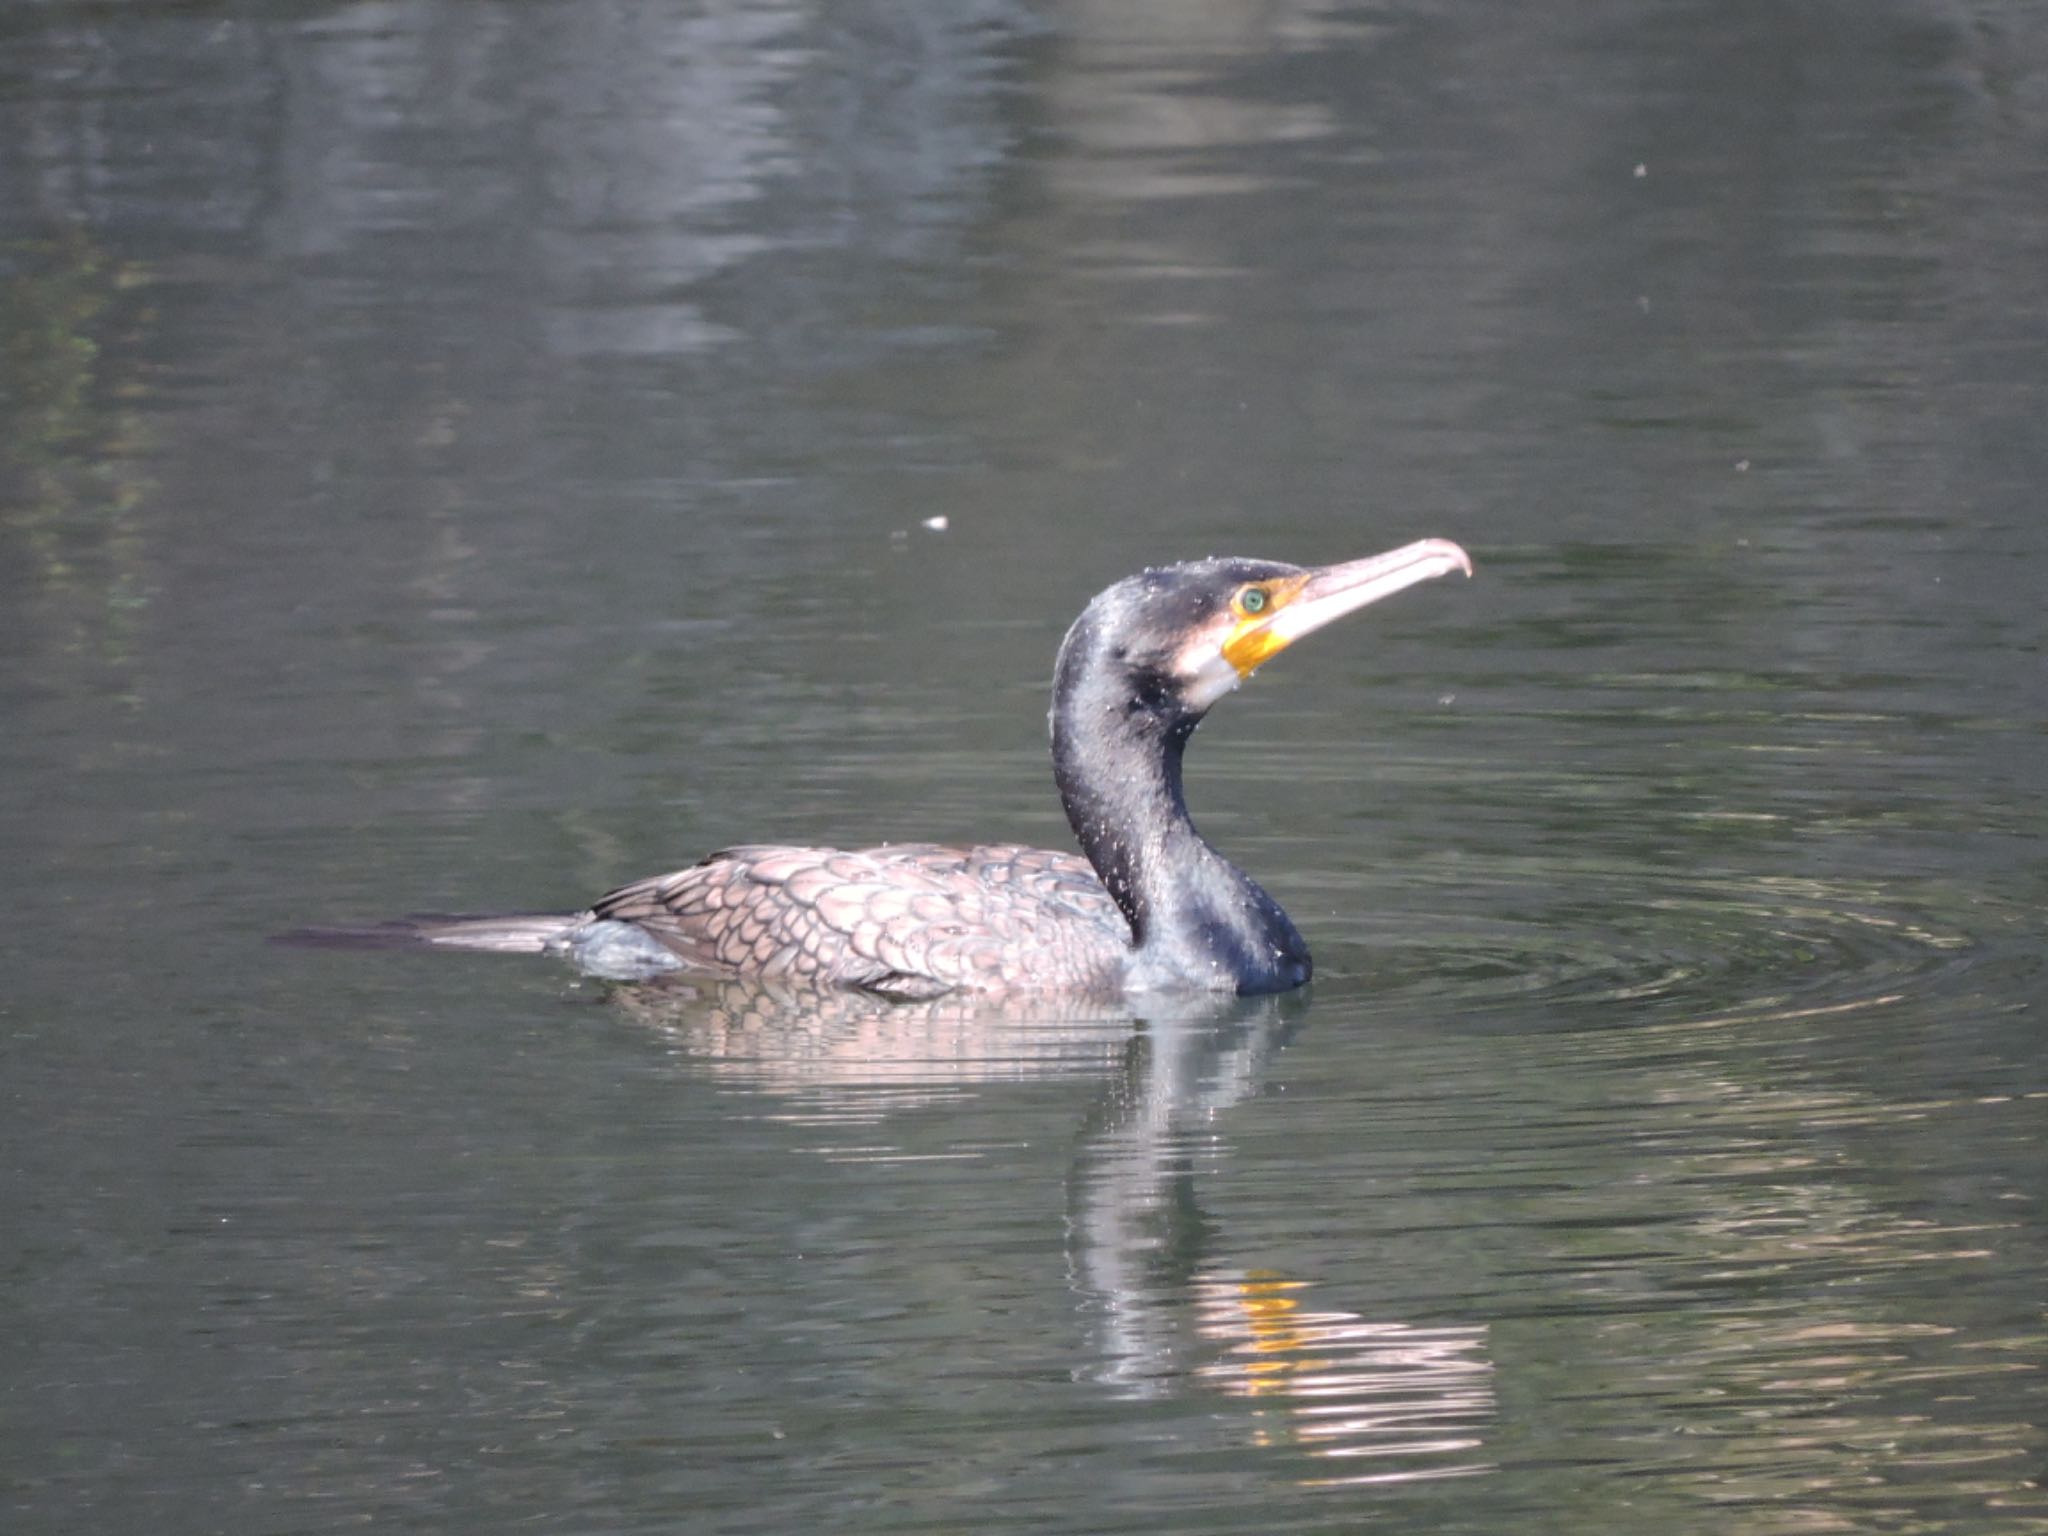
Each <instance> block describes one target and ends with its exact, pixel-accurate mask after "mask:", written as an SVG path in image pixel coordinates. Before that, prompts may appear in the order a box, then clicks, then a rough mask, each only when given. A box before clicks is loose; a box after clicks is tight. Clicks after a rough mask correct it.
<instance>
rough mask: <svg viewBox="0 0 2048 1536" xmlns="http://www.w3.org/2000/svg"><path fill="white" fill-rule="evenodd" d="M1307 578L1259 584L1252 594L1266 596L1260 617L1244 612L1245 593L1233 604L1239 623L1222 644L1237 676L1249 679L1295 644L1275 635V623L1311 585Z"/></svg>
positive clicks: (1233, 612) (1285, 635)
mask: <svg viewBox="0 0 2048 1536" xmlns="http://www.w3.org/2000/svg"><path fill="white" fill-rule="evenodd" d="M1308 576H1309V573H1308V572H1306V571H1304V572H1302V574H1301V575H1299V576H1283V577H1280V578H1279V579H1278V580H1275V581H1262V582H1260V583H1259V584H1258V585H1257V587H1256V588H1255V589H1252V590H1256V591H1259V592H1263V593H1265V595H1266V603H1265V606H1264V607H1263V608H1261V609H1260V610H1259V611H1258V612H1257V613H1247V612H1246V611H1245V607H1244V597H1243V594H1242V593H1240V594H1239V595H1238V596H1237V597H1235V598H1233V599H1232V600H1231V604H1230V612H1231V616H1232V617H1233V618H1235V619H1236V621H1237V622H1236V624H1235V625H1234V626H1232V628H1231V631H1230V634H1229V636H1228V638H1226V639H1225V640H1224V642H1223V659H1224V660H1225V661H1227V662H1229V663H1230V664H1231V665H1232V666H1233V667H1235V668H1237V673H1238V676H1240V677H1250V676H1251V675H1252V673H1253V671H1254V670H1256V669H1257V668H1258V667H1261V666H1263V665H1264V664H1265V663H1266V662H1268V661H1270V660H1271V659H1272V658H1273V657H1274V656H1276V655H1278V654H1279V653H1280V652H1281V651H1284V650H1286V649H1287V647H1288V646H1289V645H1290V644H1292V643H1293V639H1294V637H1293V636H1292V635H1287V634H1282V633H1276V632H1275V628H1274V624H1273V621H1274V620H1275V619H1277V618H1279V617H1280V615H1281V614H1283V613H1285V612H1286V611H1287V605H1288V604H1289V603H1291V602H1293V601H1294V600H1295V598H1297V597H1299V596H1300V595H1301V589H1302V588H1303V587H1304V586H1306V585H1307V583H1308Z"/></svg>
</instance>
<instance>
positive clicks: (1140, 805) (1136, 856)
mask: <svg viewBox="0 0 2048 1536" xmlns="http://www.w3.org/2000/svg"><path fill="white" fill-rule="evenodd" d="M1079 628H1080V626H1079V625H1077V626H1076V629H1077V631H1078V630H1079ZM1075 638H1076V637H1075V636H1073V635H1070V636H1069V638H1068V643H1067V646H1066V647H1065V648H1063V649H1062V651H1061V655H1060V666H1059V670H1058V673H1057V674H1056V676H1055V678H1054V689H1053V708H1052V759H1053V776H1054V778H1055V779H1056V780H1057V781H1058V783H1059V789H1060V800H1061V802H1062V803H1063V804H1064V805H1065V806H1066V811H1067V820H1068V822H1069V823H1070V824H1071V825H1072V826H1073V828H1074V835H1075V837H1077V838H1078V839H1079V840H1080V843H1081V851H1082V852H1083V853H1085V854H1086V855H1087V856H1088V862H1089V863H1090V864H1092V865H1094V866H1095V872H1096V874H1097V875H1099V876H1100V877H1101V879H1102V884H1103V886H1104V888H1105V889H1107V890H1108V892H1109V894H1110V895H1111V897H1112V898H1114V899H1115V901H1116V904H1117V905H1118V906H1119V907H1120V908H1122V909H1123V914H1124V916H1125V918H1126V919H1128V920H1129V922H1130V925H1131V939H1132V949H1131V963H1130V968H1129V972H1128V975H1127V978H1126V979H1127V981H1128V983H1129V984H1130V985H1131V986H1134V987H1140V988H1145V987H1201V988H1204V989H1207V990H1216V991H1237V992H1245V993H1252V992H1277V991H1284V990H1286V989H1287V988H1290V987H1297V986H1299V985H1301V984H1302V983H1303V982H1304V981H1306V980H1307V979H1308V975H1309V956H1308V946H1307V944H1306V943H1304V942H1303V940H1302V937H1301V935H1300V933H1298V932H1297V931H1296V930H1295V927H1294V924H1293V923H1291V922H1289V921H1288V918H1287V914H1286V913H1285V912H1283V911H1281V909H1280V904H1279V903H1278V902H1276V901H1274V900H1273V898H1272V897H1271V896H1269V895H1267V894H1266V892H1265V891H1264V890H1262V889H1261V888H1260V887H1259V885H1258V883H1257V882H1256V881H1254V880H1253V879H1252V878H1251V877H1250V876H1249V875H1247V874H1245V873H1244V871H1242V870H1240V869H1239V868H1238V867H1237V866H1236V865H1234V864H1232V863H1231V862H1230V861H1229V860H1228V859H1226V858H1224V857H1223V855H1222V854H1220V853H1218V852H1217V851H1216V850H1215V849H1214V848H1213V847H1211V846H1210V845H1209V843H1208V841H1207V840H1206V839H1204V838H1203V836H1202V835H1201V833H1200V832H1198V831H1196V830H1195V824H1194V821H1193V820H1192V819H1191V818H1190V817H1189V815H1188V808H1187V801H1186V800H1185V798H1184V797H1183V795H1182V793H1181V757H1182V754H1183V752H1184V751H1185V749H1186V747H1187V741H1188V737H1189V736H1191V735H1192V734H1193V733H1194V729H1195V727H1196V726H1197V725H1198V724H1200V722H1201V716H1200V715H1199V714H1198V713H1189V712H1186V711H1184V710H1181V709H1177V708H1175V707H1173V705H1172V702H1171V697H1170V695H1171V690H1170V689H1166V688H1164V687H1163V686H1161V685H1159V682H1158V680H1157V679H1146V678H1143V677H1139V676H1133V675H1132V674H1131V673H1130V672H1128V671H1127V670H1126V669H1125V668H1124V667H1122V666H1120V665H1118V664H1117V659H1116V658H1113V657H1107V658H1106V657H1103V656H1100V655H1098V654H1096V653H1095V651H1094V648H1093V647H1085V646H1077V645H1076V643H1075ZM1077 653H1081V654H1077Z"/></svg>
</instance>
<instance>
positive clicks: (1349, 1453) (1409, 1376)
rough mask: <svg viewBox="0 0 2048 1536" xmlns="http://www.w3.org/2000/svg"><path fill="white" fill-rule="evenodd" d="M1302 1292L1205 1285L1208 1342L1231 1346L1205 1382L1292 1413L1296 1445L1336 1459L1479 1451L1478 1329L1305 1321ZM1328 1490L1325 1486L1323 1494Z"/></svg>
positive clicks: (1484, 1365)
mask: <svg viewBox="0 0 2048 1536" xmlns="http://www.w3.org/2000/svg"><path fill="white" fill-rule="evenodd" d="M1300 1289H1302V1282H1299V1281H1290V1280H1284V1279H1281V1278H1280V1277H1278V1276H1272V1275H1241V1276H1235V1277H1222V1276H1218V1277H1213V1278H1211V1279H1208V1280H1205V1281H1203V1282H1201V1284H1200V1285H1199V1287H1198V1291H1197V1298H1196V1300H1197V1308H1198V1312H1199V1314H1200V1317H1201V1327H1202V1331H1203V1332H1204V1333H1205V1334H1207V1335H1209V1336H1210V1337H1212V1338H1217V1339H1222V1340H1227V1341H1229V1344H1230V1349H1229V1352H1228V1354H1227V1355H1226V1356H1225V1357H1224V1358H1223V1359H1221V1360H1218V1361H1215V1362H1214V1363H1212V1364H1209V1365H1207V1366H1204V1367H1203V1368H1202V1371H1201V1374H1202V1375H1203V1376H1205V1377H1207V1378H1208V1379H1210V1380H1212V1381H1216V1382H1218V1383H1219V1384H1221V1385H1222V1386H1223V1387H1224V1389H1225V1390H1227V1391H1231V1392H1234V1393H1236V1394H1238V1395H1241V1396H1244V1397H1250V1398H1261V1399H1272V1400H1274V1401H1275V1402H1276V1403H1277V1404H1278V1405H1281V1406H1284V1407H1285V1408H1286V1409H1287V1410H1288V1427H1289V1437H1290V1438H1292V1439H1294V1440H1295V1441H1297V1442H1298V1443H1299V1444H1300V1445H1301V1446H1302V1448H1303V1449H1305V1450H1307V1451H1308V1452H1309V1453H1310V1454H1311V1455H1315V1456H1319V1457H1329V1458H1340V1457H1341V1458H1350V1459H1356V1458H1368V1457H1370V1458H1381V1459H1384V1458H1388V1457H1396V1456H1400V1457H1424V1458H1443V1457H1448V1456H1456V1455H1460V1454H1463V1453H1467V1452H1471V1451H1475V1450H1477V1449H1479V1448H1480V1447H1481V1446H1482V1445H1483V1444H1484V1443H1485V1442H1484V1438H1483V1435H1482V1430H1483V1427H1484V1425H1485V1424H1486V1423H1487V1422H1488V1421H1490V1420H1491V1418H1492V1416H1493V1413H1494V1408H1495V1399H1494V1388H1493V1364H1492V1362H1491V1361H1490V1360H1488V1359H1486V1358H1485V1356H1484V1353H1483V1351H1484V1349H1485V1345H1486V1329H1485V1327H1484V1326H1483V1325H1482V1326H1472V1327H1452V1328H1415V1327H1410V1326H1409V1325H1407V1324H1405V1323H1391V1322H1368V1321H1366V1320H1365V1319H1363V1318H1361V1317H1358V1316H1356V1315H1354V1314H1352V1313H1348V1312H1304V1311H1302V1310H1301V1303H1300V1301H1299V1300H1298V1299H1297V1298H1296V1296H1295V1295H1294V1294H1292V1293H1294V1292H1297V1291H1299V1290H1300ZM1485 1470H1487V1468H1486V1466H1485V1465H1484V1464H1480V1463H1468V1464H1465V1465H1462V1466H1460V1465H1448V1466H1447V1465H1444V1464H1442V1462H1441V1461H1440V1460H1435V1461H1433V1462H1432V1464H1430V1465H1427V1466H1420V1467H1410V1468H1405V1469H1403V1470H1401V1471H1398V1472H1380V1473H1374V1474H1371V1475H1370V1476H1367V1477H1364V1478H1361V1479H1350V1478H1347V1479H1341V1480H1339V1481H1344V1482H1352V1481H1369V1482H1403V1481H1410V1480H1415V1479H1421V1478H1436V1477H1446V1476H1461V1475H1470V1474H1472V1473H1475V1472H1481V1471H1485ZM1323 1481H1324V1480H1320V1479H1319V1480H1318V1483H1319V1485H1320V1484H1321V1483H1322V1482H1323Z"/></svg>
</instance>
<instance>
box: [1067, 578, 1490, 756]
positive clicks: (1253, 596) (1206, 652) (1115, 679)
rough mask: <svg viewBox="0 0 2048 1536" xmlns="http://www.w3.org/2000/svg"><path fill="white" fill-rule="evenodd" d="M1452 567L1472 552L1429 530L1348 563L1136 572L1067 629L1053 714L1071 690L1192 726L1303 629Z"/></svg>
mask: <svg viewBox="0 0 2048 1536" xmlns="http://www.w3.org/2000/svg"><path fill="white" fill-rule="evenodd" d="M1452 571H1463V572H1464V573H1465V574H1466V575H1467V576H1470V575H1471V574H1472V561H1471V559H1470V558H1469V557H1468V556H1467V555H1466V553H1465V551H1464V550H1462V549H1460V548H1459V547H1458V546H1457V545H1455V544H1453V543H1451V542H1450V541H1449V540H1447V539H1423V540H1420V541H1419V542H1417V543H1414V544H1406V545H1403V546H1402V547H1401V548H1399V549H1395V550H1389V551H1388V552H1387V553H1386V554H1383V555H1373V556H1370V557H1368V558H1367V559H1364V560H1351V561H1347V562H1345V563H1344V564H1342V565H1324V566H1314V567H1310V568H1307V569H1304V568H1303V567H1301V566H1298V565H1281V564H1278V563H1277V562H1274V561H1271V560H1237V559H1221V560H1195V561H1190V562H1188V563H1187V564H1185V565H1166V566H1160V567H1157V568H1156V569H1153V570H1149V571H1141V572H1140V573H1139V574H1137V575H1136V576H1127V577H1125V578H1124V579H1123V580H1122V581H1120V582H1118V583H1117V584H1116V585H1115V586H1113V587H1110V588H1108V589H1107V590H1106V591H1104V592H1102V593H1100V594H1098V595H1097V597H1096V598H1095V600H1094V601H1093V602H1091V603H1090V604H1089V605H1088V607H1087V609H1086V611H1084V612H1083V613H1082V615H1081V617H1080V618H1078V619H1076V620H1075V621H1074V627H1073V628H1072V629H1070V630H1068V631H1067V638H1066V640H1065V642H1064V643H1063V644H1062V645H1061V647H1060V657H1059V663H1058V666H1057V668H1056V670H1055V673H1054V678H1053V700H1054V703H1053V709H1054V719H1055V724H1056V725H1057V720H1058V713H1059V709H1060V704H1061V701H1062V700H1063V699H1064V700H1068V701H1069V702H1070V703H1078V704H1080V705H1081V707H1082V708H1083V709H1084V710H1103V711H1110V710H1115V711H1120V712H1122V713H1123V714H1124V715H1126V716H1127V717H1137V718H1138V719H1139V720H1141V721H1143V722H1144V723H1147V724H1157V725H1159V726H1163V727H1165V728H1167V729H1169V730H1171V729H1174V728H1176V727H1177V728H1180V729H1183V730H1187V729H1192V728H1193V727H1194V725H1195V723H1196V722H1197V721H1199V720H1200V719H1201V718H1202V716H1203V715H1205V714H1206V713H1208V711H1209V709H1210V707H1211V706H1212V705H1213V704H1215V702H1216V701H1217V700H1218V699H1220V698H1222V697H1223V695H1225V694H1226V693H1228V692H1230V690H1231V689H1233V688H1235V687H1236V686H1237V685H1238V684H1239V683H1240V682H1242V681H1243V680H1244V679H1245V678H1247V677H1250V676H1251V675H1252V673H1253V672H1254V671H1255V670H1257V669H1258V667H1259V666H1260V665H1261V664H1262V663H1264V662H1265V661H1266V660H1268V659H1269V658H1270V657H1272V656H1274V655H1277V654H1278V653H1279V652H1280V651H1283V650H1285V649H1286V648H1287V647H1288V646H1290V645H1292V644H1293V643H1294V642H1295V641H1296V640H1299V639H1300V638H1301V637H1302V636H1303V635H1306V634H1308V633H1310V632H1311V631H1313V630H1317V629H1321V628H1322V627H1323V626H1324V625H1325V624H1328V623H1329V622H1330V621H1331V620H1333V619H1339V618H1342V617H1343V616H1344V615H1345V614H1347V613H1351V612H1354V611H1356V610H1357V609H1360V608H1363V607H1365V606H1366V605H1367V604H1368V603H1375V602H1378V601H1379V600H1380V599H1381V598H1383V597H1390V596H1392V595H1393V594H1394V593H1396V592H1399V591H1401V590H1402V589H1403V588H1404V587H1411V586H1413V585H1415V583H1417V582H1418V581H1427V580H1429V579H1430V578H1432V577H1435V576H1445V575H1448V574H1449V573H1450V572H1452ZM1083 693H1085V694H1087V695H1089V697H1088V698H1087V699H1086V700H1083V699H1081V698H1080V697H1078V696H1079V695H1081V694H1083Z"/></svg>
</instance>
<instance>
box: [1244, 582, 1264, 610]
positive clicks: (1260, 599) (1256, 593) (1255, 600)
mask: <svg viewBox="0 0 2048 1536" xmlns="http://www.w3.org/2000/svg"><path fill="white" fill-rule="evenodd" d="M1237 606H1238V608H1239V610H1240V611H1242V612H1244V613H1264V612H1265V611H1266V594H1265V591H1264V589H1262V588H1259V587H1246V588H1245V589H1244V590H1243V591H1242V592H1240V593H1238V594H1237Z"/></svg>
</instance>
